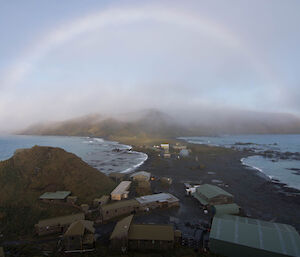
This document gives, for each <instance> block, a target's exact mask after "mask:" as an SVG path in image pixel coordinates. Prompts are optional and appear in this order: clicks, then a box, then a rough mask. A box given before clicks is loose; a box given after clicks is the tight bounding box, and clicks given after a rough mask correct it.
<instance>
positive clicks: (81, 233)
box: [63, 220, 95, 253]
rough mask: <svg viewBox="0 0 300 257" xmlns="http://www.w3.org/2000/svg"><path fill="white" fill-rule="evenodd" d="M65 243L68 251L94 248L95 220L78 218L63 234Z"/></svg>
mask: <svg viewBox="0 0 300 257" xmlns="http://www.w3.org/2000/svg"><path fill="white" fill-rule="evenodd" d="M63 244H64V250H65V252H66V253H70V252H86V251H92V250H94V248H95V228H94V222H93V221H89V220H78V221H76V222H74V223H72V224H71V225H70V226H69V228H68V229H67V231H66V232H65V234H64V236H63Z"/></svg>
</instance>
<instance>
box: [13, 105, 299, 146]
mask: <svg viewBox="0 0 300 257" xmlns="http://www.w3.org/2000/svg"><path fill="white" fill-rule="evenodd" d="M272 133H273V134H289V133H300V118H299V117H297V116H294V115H291V114H281V113H259V112H250V111H232V110H231V111H222V110H200V111H194V112H191V111H177V112H172V113H164V112H161V111H158V110H153V109H152V110H146V111H140V112H136V113H129V114H121V115H117V116H116V115H115V116H102V115H99V114H94V115H87V116H83V117H79V118H74V119H70V120H65V121H61V122H52V123H46V124H35V125H32V126H30V127H29V128H27V129H25V130H21V131H18V134H25V135H68V136H92V137H103V138H108V139H112V140H118V141H121V142H124V143H127V142H130V143H131V142H135V141H138V142H147V141H149V140H150V139H152V140H153V139H161V138H175V137H178V136H203V135H218V134H272Z"/></svg>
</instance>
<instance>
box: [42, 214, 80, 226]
mask: <svg viewBox="0 0 300 257" xmlns="http://www.w3.org/2000/svg"><path fill="white" fill-rule="evenodd" d="M84 218H85V216H84V213H77V214H73V215H68V216H60V217H55V218H51V219H45V220H40V221H39V223H38V224H37V226H39V227H46V226H53V225H67V224H71V223H73V222H75V221H77V220H84Z"/></svg>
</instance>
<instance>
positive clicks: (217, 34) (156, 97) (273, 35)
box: [0, 0, 300, 131]
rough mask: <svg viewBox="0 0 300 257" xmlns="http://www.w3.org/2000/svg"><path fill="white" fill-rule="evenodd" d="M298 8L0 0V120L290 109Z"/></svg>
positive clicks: (4, 125) (299, 38)
mask: <svg viewBox="0 0 300 257" xmlns="http://www.w3.org/2000/svg"><path fill="white" fill-rule="evenodd" d="M299 13H300V1H299V0H284V1H282V0H263V1H262V0H248V1H247V0H245V1H240V0H226V1H223V0H218V1H217V0H210V1H201V0H197V1H174V0H170V1H161V0H160V1H140V0H139V1H124V0H123V1H98V0H85V1H82V0H72V1H61V0H51V1H40V0H35V1H34V0H26V1H6V0H0V131H1V130H6V129H12V128H13V129H14V128H16V127H22V126H27V125H29V124H32V123H34V122H38V121H47V120H62V119H65V118H68V117H74V116H79V115H83V114H87V113H95V112H99V113H118V112H124V111H134V110H139V109H145V108H161V109H163V110H168V109H172V108H175V107H176V108H180V106H184V107H185V108H187V109H188V108H193V109H194V110H195V109H197V108H203V106H206V108H209V107H214V108H215V107H217V108H235V109H243V110H254V111H270V112H288V113H293V114H296V115H299V114H300V15H299Z"/></svg>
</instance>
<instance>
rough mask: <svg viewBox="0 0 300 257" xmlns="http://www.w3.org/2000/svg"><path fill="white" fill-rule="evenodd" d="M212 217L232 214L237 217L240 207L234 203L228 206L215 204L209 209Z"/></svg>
mask: <svg viewBox="0 0 300 257" xmlns="http://www.w3.org/2000/svg"><path fill="white" fill-rule="evenodd" d="M211 209H212V213H213V214H214V215H224V214H232V215H238V214H239V213H240V209H241V208H240V207H239V206H238V205H237V204H235V203H228V204H216V205H213V206H212V207H211Z"/></svg>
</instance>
